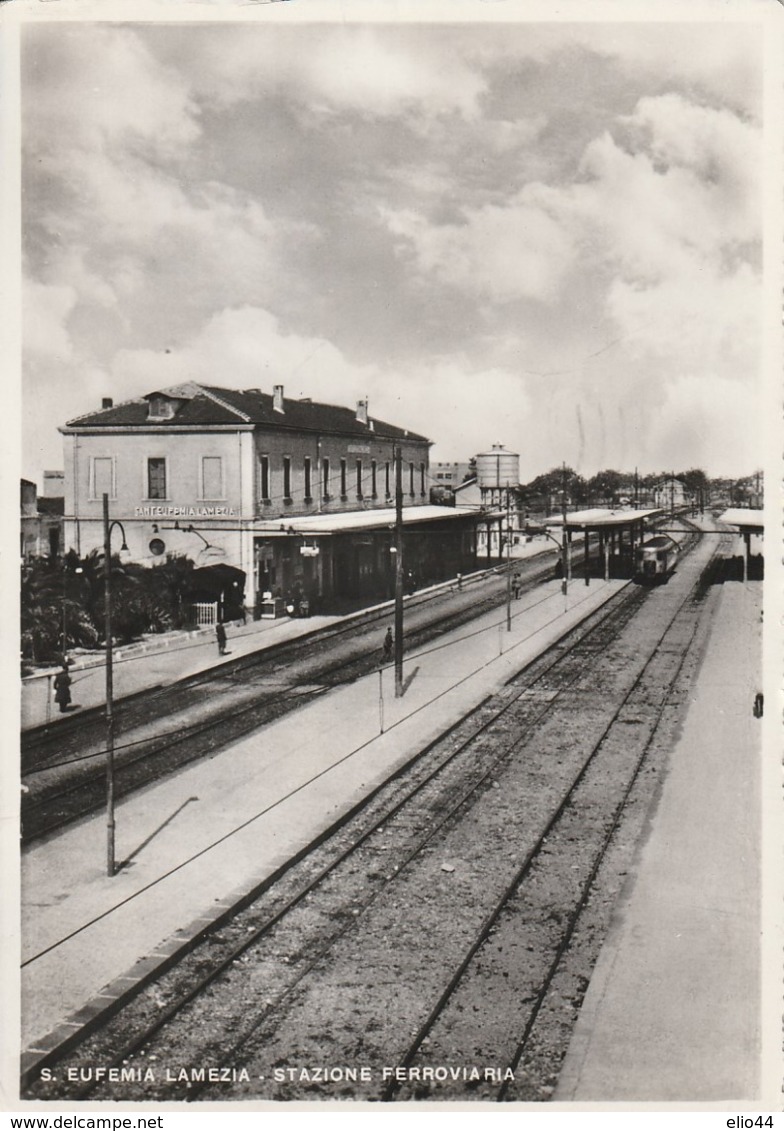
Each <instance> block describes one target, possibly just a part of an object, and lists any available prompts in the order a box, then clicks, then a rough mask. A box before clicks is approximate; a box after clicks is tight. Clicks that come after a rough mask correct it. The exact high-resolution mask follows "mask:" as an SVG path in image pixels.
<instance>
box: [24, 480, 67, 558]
mask: <svg viewBox="0 0 784 1131" xmlns="http://www.w3.org/2000/svg"><path fill="white" fill-rule="evenodd" d="M20 486H21V490H20V500H19V501H20V523H19V528H20V529H19V536H20V554H21V556H22V557H23V558H31V557H36V558H41V557H50V558H56V557H58V556H59V555H60V553H61V552H62V538H63V530H62V527H63V498H62V493H61V494H60V495H59V496H58V495H52V494H48V493H47V492H51V491H57V490H58V488H60V489H61V488H62V472H56V471H45V472H44V492H45V493H44V495H43V496H40V495H39V494H38V488H37V486H36V484H35V483H32V482H31V481H30V480H29V479H22V480H21V485H20Z"/></svg>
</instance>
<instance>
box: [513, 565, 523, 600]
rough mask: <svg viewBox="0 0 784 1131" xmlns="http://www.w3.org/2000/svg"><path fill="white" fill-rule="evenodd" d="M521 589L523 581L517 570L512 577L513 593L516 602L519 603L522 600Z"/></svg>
mask: <svg viewBox="0 0 784 1131" xmlns="http://www.w3.org/2000/svg"><path fill="white" fill-rule="evenodd" d="M521 587H522V580H521V578H520V574H519V573H518V572H517V570H515V572H514V575H513V576H512V592H513V593H514V599H515V601H518V600H519V599H520V589H521Z"/></svg>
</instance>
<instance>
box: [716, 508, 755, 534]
mask: <svg viewBox="0 0 784 1131" xmlns="http://www.w3.org/2000/svg"><path fill="white" fill-rule="evenodd" d="M719 522H724V523H726V524H727V526H737V527H738V529H739V530H741V531H749V533H751V534H762V532H763V530H764V529H765V512H764V511H763V510H754V509H752V508H749V507H731V508H730V509H729V510H726V511H724V513H723V514H720V515H719Z"/></svg>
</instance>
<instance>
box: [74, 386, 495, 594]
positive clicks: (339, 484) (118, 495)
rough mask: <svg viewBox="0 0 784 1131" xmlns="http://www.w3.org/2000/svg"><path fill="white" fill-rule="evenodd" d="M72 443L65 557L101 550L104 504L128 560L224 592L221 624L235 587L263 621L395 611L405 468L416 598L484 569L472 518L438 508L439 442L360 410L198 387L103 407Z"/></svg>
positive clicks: (276, 392) (79, 422)
mask: <svg viewBox="0 0 784 1131" xmlns="http://www.w3.org/2000/svg"><path fill="white" fill-rule="evenodd" d="M60 431H61V433H62V435H63V441H64V460H65V462H64V468H65V486H64V490H65V501H64V512H65V513H64V518H63V527H64V531H63V533H64V543H65V548H66V549H74V550H75V551H76V552H77V553H78V554H79V555H80V556H83V555H85V554H87V553H89V552H90V551H92V550H96V549H102V548H103V545H104V521H103V496H104V494H106V495H108V499H109V514H110V519H111V521H112V522H113V523H115V522H116V523H120V524H121V525H122V533H123V535H124V541H125V544H126V545H127V547H128V552H129V555H130V558H131V559H133V560H135V561H137V562H141V563H144V564H147V565H154V564H155V563H156V562H158V561H161V560H162V559H163V558H164V557H165V556H166V555H167V554H178V555H184V556H186V557H189V558H191V559H192V560H193V561H194V563H195V565H196V567H197V569H198V571H199V576H200V577H201V578H202V579H203V580H204V583H205V585H207V583H208V582H209V580H210V577H213V578H214V582H215V592H216V598H215V600H216V605H217V610H216V615H217V616H221V615H223V605H224V603H225V598H226V594H225V592H224V590H225V586H226V585H227V584H228V581H227V579H228V578H229V577H233V578H234V581H232V582H231V584H232V585H233V586H234V588H235V590H236V589H240V590H241V593H234V594H233V597H234V600H233V602H232V603H233V604H234V605H235V607H236V605H237V604H238V601H237V598H238V597H240V598H241V600H240V602H239V603H241V604H242V605H243V607H244V608H245V609H247V610H248V611H249V612H255V613H256V614H257V615H261V614H262V610H263V612H264V615H276V614H277V613H279V612H280V611H281V610H282V609H283V608H284V607H285V605H286V604H287V603H288V602H289V601H290V599H291V598H292V597H293V596H294V595H296V596H297V598H298V600H301V601H302V602H304V603H305V605H306V607H308V608H309V609H311V610H315V609H323V610H327V609H330V608H332V609H335V608H339V607H340V606H341V603H345V602H346V601H349V600H357V599H359V600H362V601H364V602H370V601H372V600H373V599H374V598H377V599H380V600H381V599H386V598H387V597H388V596H389V595H390V594H391V592H392V591H393V587H394V575H395V562H394V553H393V552H392V548H393V546H394V524H395V459H396V458H399V459H400V461H401V471H402V488H403V526H404V532H405V534H404V563H405V571H406V575H407V581H408V585H409V587H414V586H418V585H422V584H426V583H428V582H432V581H438V580H443V579H445V578H447V577H449V576H454V574H455V573H457V572H458V571H461V572H468V571H470V570H471V569H472V568H475V562H476V537H475V518H474V515H473V512H472V511H470V510H469V509H466V510H461V509H460V508H455V507H443V506H432V505H431V504H430V501H429V496H430V476H429V450H430V446H431V441H430V440H428V439H427V438H426V437H425V436H421V435H418V434H417V433H414V432H411V431H409V430H407V429H405V428H401V427H398V426H396V425H393V424H389V423H387V422H385V421H381V420H378V419H376V418H374V417H372V416H371V415H370V414H369V410H368V404H367V401H364V400H363V401H359V402H358V404H357V406H356V409H355V410H352V409H348V408H344V407H341V406H336V405H329V404H319V403H315V402H313V401H311V400H309V399H301V400H293V399H290V398H286V396H285V392H284V387H283V386H282V385H275V386H274V387H273V391H272V392H271V393H265V392H263V391H262V390H261V389H243V390H235V389H227V388H219V387H217V386H207V385H201V384H196V383H194V382H188V383H185V384H182V385H177V386H174V387H171V388H162V389H157V390H154V391H153V392H150V393H148V394H146V395H145V396H144V397H140V398H137V399H134V400H130V401H126V402H123V403H122V404H116V405H115V404H114V403H113V402H112V401H111V400H110V399H108V398H106V399H104V401H103V404H102V406H101V408H100V409H98V410H97V411H95V412H91V413H88V414H86V415H85V416H81V417H79V418H77V419H74V420H71V421H69V422H68V423H67V424H66V425H64V426H63V427H61V429H60ZM118 548H119V535H117V545H116V546H115V544H114V543H113V544H112V549H113V550H115V549H118ZM227 567H228V570H233V571H234V573H233V574H230V573H229V572H228V571H227Z"/></svg>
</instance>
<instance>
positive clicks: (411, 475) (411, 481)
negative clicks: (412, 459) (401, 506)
mask: <svg viewBox="0 0 784 1131" xmlns="http://www.w3.org/2000/svg"><path fill="white" fill-rule="evenodd" d="M408 493H409V495H411V497H412V498H413V497H414V465H413V463H410V464H409V465H408Z"/></svg>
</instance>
